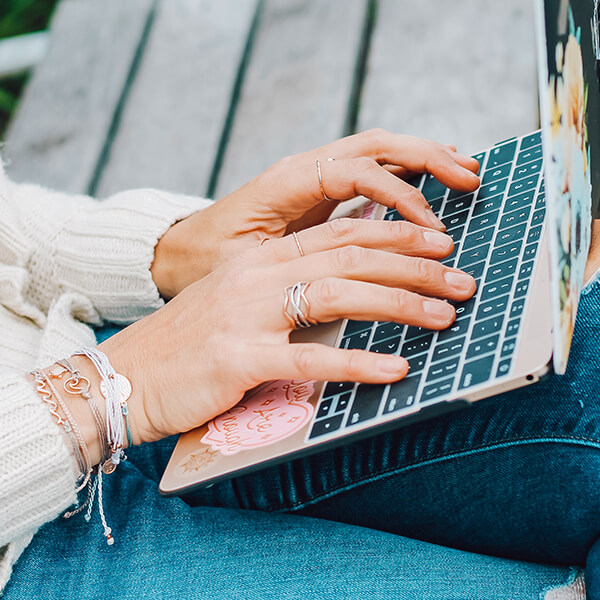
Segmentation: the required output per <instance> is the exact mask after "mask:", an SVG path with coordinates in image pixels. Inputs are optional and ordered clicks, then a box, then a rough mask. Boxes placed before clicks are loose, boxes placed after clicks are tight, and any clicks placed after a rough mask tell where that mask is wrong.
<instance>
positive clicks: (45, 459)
mask: <svg viewBox="0 0 600 600" xmlns="http://www.w3.org/2000/svg"><path fill="white" fill-rule="evenodd" d="M208 204H210V201H209V200H203V199H198V198H190V197H187V196H177V195H173V194H167V193H165V192H159V191H156V190H135V191H130V192H124V193H121V194H118V195H116V196H113V197H112V198H109V199H107V200H105V201H103V202H97V201H95V200H93V199H91V198H88V197H86V196H67V195H64V194H59V193H56V192H53V191H50V190H47V189H44V188H41V187H38V186H34V185H17V184H15V183H12V182H11V181H9V180H8V179H7V178H6V176H5V174H4V171H3V169H2V166H1V164H0V456H1V457H2V458H1V459H0V590H2V588H3V587H4V586H5V584H6V582H7V581H8V579H9V577H10V573H11V569H12V565H13V564H14V563H15V561H16V560H17V559H18V557H19V555H20V554H21V552H22V551H23V550H24V549H25V548H26V547H27V545H28V544H29V542H30V541H31V539H32V537H33V536H34V535H35V532H36V531H37V529H38V528H39V527H40V526H41V525H42V524H43V523H45V522H47V521H50V520H52V519H54V518H56V517H57V516H58V515H60V514H61V513H62V512H63V511H64V510H65V509H67V508H68V507H69V506H70V505H72V504H73V503H74V501H75V475H74V471H73V468H72V465H73V462H72V457H71V453H70V449H69V448H68V447H67V445H66V443H65V439H64V435H63V433H62V432H61V430H60V429H59V427H58V426H57V425H56V423H55V422H54V421H53V419H52V417H51V415H50V413H49V411H48V409H47V407H46V406H45V405H44V403H43V402H42V401H41V400H40V398H39V396H38V395H37V394H36V392H35V391H34V389H33V387H32V385H31V383H30V382H29V381H27V380H26V379H25V375H26V373H27V372H28V371H30V370H31V369H33V368H35V367H43V366H46V365H48V364H50V363H52V362H53V361H55V360H57V359H59V358H63V357H68V356H70V355H71V353H72V352H73V351H74V350H76V349H77V348H80V347H81V346H84V345H94V344H95V337H94V333H93V330H92V329H91V327H90V325H98V324H101V323H102V322H103V321H105V320H106V321H111V322H115V323H123V324H126V323H130V322H132V321H135V320H137V319H139V318H141V317H144V316H145V315H147V314H149V313H151V312H152V311H154V310H156V309H157V308H160V306H161V305H162V300H161V298H160V296H159V293H158V290H157V289H156V286H155V285H154V283H153V281H152V276H151V273H150V266H151V265H152V261H153V258H154V248H155V246H156V243H157V241H158V240H159V239H160V237H161V236H162V235H163V234H164V233H165V231H166V230H167V229H168V228H169V227H170V226H171V225H172V224H173V223H175V222H176V221H178V220H181V219H183V218H185V217H187V216H188V215H190V214H191V213H192V212H195V211H197V210H200V209H202V208H204V207H206V206H207V205H208Z"/></svg>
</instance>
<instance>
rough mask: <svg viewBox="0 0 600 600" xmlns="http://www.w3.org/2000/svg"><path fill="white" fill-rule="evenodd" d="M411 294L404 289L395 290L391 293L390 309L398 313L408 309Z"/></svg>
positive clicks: (401, 313)
mask: <svg viewBox="0 0 600 600" xmlns="http://www.w3.org/2000/svg"><path fill="white" fill-rule="evenodd" d="M411 297H412V296H411V294H410V293H409V292H407V291H406V290H396V291H395V292H393V293H392V295H391V300H392V302H391V304H392V311H393V312H394V313H398V314H400V315H403V314H405V313H406V312H407V311H408V308H409V306H410V301H411Z"/></svg>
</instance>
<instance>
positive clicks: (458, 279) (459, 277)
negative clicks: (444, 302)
mask: <svg viewBox="0 0 600 600" xmlns="http://www.w3.org/2000/svg"><path fill="white" fill-rule="evenodd" d="M444 279H445V280H446V283H447V284H448V285H451V286H452V287H453V288H456V289H457V290H461V291H468V290H470V289H471V288H472V287H473V278H472V277H471V276H470V275H467V274H466V273H462V272H460V271H446V272H445V273H444Z"/></svg>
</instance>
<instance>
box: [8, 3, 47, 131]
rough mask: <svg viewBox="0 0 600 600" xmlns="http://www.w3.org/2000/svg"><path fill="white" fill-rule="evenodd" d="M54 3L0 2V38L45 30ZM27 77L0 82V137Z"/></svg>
mask: <svg viewBox="0 0 600 600" xmlns="http://www.w3.org/2000/svg"><path fill="white" fill-rule="evenodd" d="M56 4H57V0H0V38H5V37H12V36H15V35H22V34H23V33H32V32H34V31H40V30H42V29H46V27H47V26H48V22H49V20H50V17H51V16H52V11H53V10H54V7H55V5H56ZM25 80H26V77H11V78H8V79H3V80H0V136H1V135H2V133H3V132H4V129H5V127H6V124H7V123H8V121H9V119H10V116H11V114H12V112H13V110H14V109H15V107H16V105H17V103H18V101H19V96H20V95H21V91H22V89H23V86H24V84H25Z"/></svg>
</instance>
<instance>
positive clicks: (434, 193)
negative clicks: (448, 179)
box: [421, 175, 448, 198]
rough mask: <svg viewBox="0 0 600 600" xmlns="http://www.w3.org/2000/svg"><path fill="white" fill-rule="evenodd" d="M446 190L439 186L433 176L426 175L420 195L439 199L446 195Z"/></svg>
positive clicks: (443, 186) (441, 185)
mask: <svg viewBox="0 0 600 600" xmlns="http://www.w3.org/2000/svg"><path fill="white" fill-rule="evenodd" d="M447 189H448V188H447V187H446V186H445V185H443V184H441V183H440V182H439V181H438V180H437V179H436V178H435V177H434V176H433V175H427V177H426V178H425V183H424V184H423V189H422V190H421V193H422V194H423V196H425V198H439V197H440V196H443V195H444V194H445V193H446V190H447Z"/></svg>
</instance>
